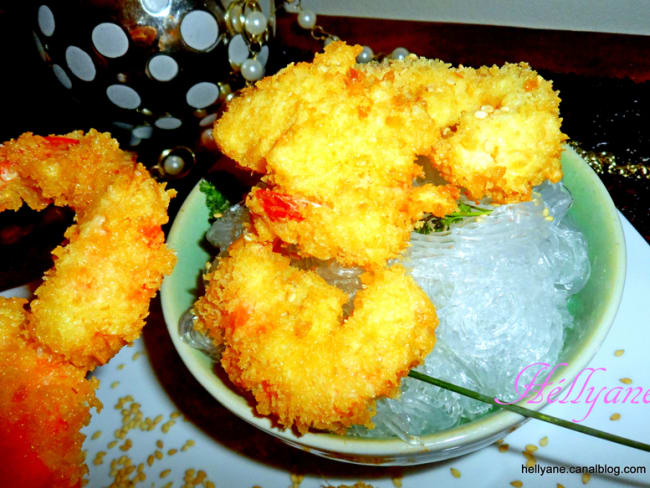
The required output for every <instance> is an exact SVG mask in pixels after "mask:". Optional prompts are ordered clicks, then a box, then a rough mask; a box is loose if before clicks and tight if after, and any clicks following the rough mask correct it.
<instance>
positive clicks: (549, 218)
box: [544, 215, 555, 222]
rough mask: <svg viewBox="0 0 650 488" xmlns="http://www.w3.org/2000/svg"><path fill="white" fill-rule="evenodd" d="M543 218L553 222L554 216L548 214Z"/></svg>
mask: <svg viewBox="0 0 650 488" xmlns="http://www.w3.org/2000/svg"><path fill="white" fill-rule="evenodd" d="M544 220H546V221H547V222H553V221H554V220H555V218H554V217H553V216H552V215H549V216H548V217H544Z"/></svg>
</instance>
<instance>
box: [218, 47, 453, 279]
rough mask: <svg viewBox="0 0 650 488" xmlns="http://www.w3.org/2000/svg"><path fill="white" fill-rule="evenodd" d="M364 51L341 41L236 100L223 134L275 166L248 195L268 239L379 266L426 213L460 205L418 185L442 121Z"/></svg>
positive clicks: (241, 150) (231, 146)
mask: <svg viewBox="0 0 650 488" xmlns="http://www.w3.org/2000/svg"><path fill="white" fill-rule="evenodd" d="M359 51H360V47H359V46H355V47H351V46H346V45H345V44H343V43H334V44H332V45H330V46H328V47H327V49H326V52H325V53H324V54H317V55H316V57H315V59H314V62H313V63H299V64H295V65H290V66H289V67H288V68H285V69H284V70H282V71H281V72H280V73H278V74H277V75H275V76H273V77H269V78H265V79H263V80H261V81H260V82H258V83H257V84H256V86H255V87H254V88H248V89H246V90H244V91H243V93H242V95H241V96H240V97H237V98H236V99H234V100H233V101H232V102H231V103H230V104H229V107H228V110H227V112H226V113H225V114H224V115H223V116H222V117H221V119H220V120H219V121H218V122H217V124H216V125H215V130H214V134H215V140H216V141H217V144H218V145H219V147H220V149H221V150H222V151H223V152H225V153H226V154H227V155H229V156H230V157H232V158H233V159H235V160H237V161H238V162H239V164H241V165H242V166H244V167H246V168H249V169H251V170H253V171H258V172H263V173H265V174H266V176H265V177H264V178H263V180H262V181H263V185H262V186H261V187H258V188H256V189H254V191H253V192H251V193H250V195H249V197H248V199H247V206H248V207H249V209H250V210H251V212H252V213H253V218H254V224H255V228H256V230H257V232H258V235H259V236H260V237H261V238H263V239H265V240H272V239H273V238H275V237H278V238H280V239H281V240H283V241H284V242H287V243H291V244H297V245H298V248H299V250H300V252H301V253H304V254H305V255H310V256H314V257H317V258H320V259H330V258H335V259H336V260H337V261H339V262H341V263H343V264H345V265H350V266H352V265H361V266H372V265H382V264H383V263H384V262H385V261H386V260H387V259H390V258H393V257H396V256H397V255H398V254H399V253H400V252H401V251H402V250H403V248H404V247H405V245H406V242H407V241H408V238H409V234H410V232H411V230H412V229H413V226H414V224H415V222H416V221H417V220H418V219H420V218H421V217H422V215H423V213H424V212H432V213H436V214H438V215H441V216H442V215H444V214H446V213H450V212H452V211H454V210H455V209H456V200H457V198H458V192H457V191H456V192H454V191H450V189H449V188H444V187H443V188H438V187H434V186H433V185H428V186H426V187H420V188H418V189H417V191H416V190H415V189H414V187H413V181H414V179H416V178H418V177H420V176H422V168H421V166H420V165H418V164H417V163H416V161H415V159H416V155H417V154H423V153H425V152H426V151H427V150H428V149H429V148H430V147H431V145H432V143H433V141H434V140H435V139H436V137H437V136H436V131H435V129H436V125H435V121H434V120H433V119H432V118H431V116H430V115H429V114H428V113H427V111H426V106H425V104H424V102H423V100H422V99H421V98H419V97H418V95H417V93H410V92H407V91H398V90H396V87H395V79H394V77H393V76H390V75H385V74H383V73H382V74H381V75H380V76H375V75H374V74H372V73H366V74H364V73H363V72H362V71H360V70H358V69H357V68H356V67H355V66H356V65H355V58H356V55H357V54H358V52H359ZM260 189H265V190H270V191H273V192H275V193H276V194H279V195H281V196H282V195H288V196H289V197H290V198H291V200H292V202H295V204H294V206H295V210H296V211H295V212H293V213H292V214H291V215H288V216H287V215H284V214H278V213H277V212H273V209H272V208H271V209H270V208H269V203H268V201H267V200H268V199H260V198H259V195H260V192H259V191H258V190H260ZM425 193H427V194H429V196H425ZM261 195H265V193H262V194H261ZM431 200H435V204H431V205H430V206H429V205H426V203H428V202H429V201H431ZM271 207H273V205H271Z"/></svg>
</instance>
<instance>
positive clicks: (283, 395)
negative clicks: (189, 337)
mask: <svg viewBox="0 0 650 488" xmlns="http://www.w3.org/2000/svg"><path fill="white" fill-rule="evenodd" d="M207 279H208V286H207V291H206V294H205V295H204V296H203V297H202V298H200V299H199V300H198V302H197V303H196V304H195V308H194V310H195V313H196V314H197V315H198V317H199V318H198V321H197V329H198V330H200V331H202V332H204V333H207V334H208V335H209V336H210V337H211V338H212V339H213V340H214V341H215V343H218V344H223V345H224V346H225V349H224V351H223V354H222V359H221V364H222V365H223V367H224V369H225V371H226V372H227V373H228V376H229V377H230V379H231V380H232V381H233V383H235V384H236V385H238V386H239V387H241V388H242V389H244V390H246V391H249V392H250V393H251V394H252V395H253V397H254V398H255V401H256V403H257V405H256V409H257V411H258V412H259V413H260V414H262V415H270V416H272V417H273V418H275V419H276V420H277V422H278V423H279V424H280V425H282V426H284V427H294V428H295V429H297V430H298V431H299V432H303V433H304V432H306V431H307V430H309V429H326V430H331V431H334V432H343V431H344V430H345V428H346V427H348V426H350V425H353V424H363V425H368V426H371V425H372V424H371V422H370V419H371V417H372V416H373V414H374V404H375V400H376V399H377V398H379V397H384V396H395V395H397V394H398V392H399V387H400V380H401V378H402V377H403V376H405V375H406V374H407V373H408V371H409V369H410V368H412V367H413V366H416V365H417V364H419V363H420V362H421V361H422V360H423V359H424V357H425V356H426V355H427V354H428V353H429V352H430V351H431V349H432V348H433V345H434V343H435V334H434V330H435V327H436V326H437V323H438V320H437V317H436V313H435V309H434V307H433V305H432V304H431V302H430V301H429V299H428V298H427V296H426V295H425V294H424V292H423V291H422V290H421V289H420V288H419V287H418V286H417V285H416V284H415V281H414V280H413V279H412V278H411V277H410V276H408V275H407V274H406V272H405V270H404V268H403V267H402V266H400V265H394V266H392V267H386V268H378V269H376V270H373V271H372V272H366V273H364V274H363V275H362V276H361V280H362V282H363V288H362V289H361V290H360V291H358V292H357V294H356V296H355V298H354V303H353V305H354V309H353V311H352V313H351V315H350V316H349V317H348V318H346V319H344V318H343V306H344V304H346V302H348V300H349V297H348V295H347V294H346V293H344V292H343V291H341V290H340V289H338V288H336V287H334V286H332V285H329V284H327V283H326V282H325V281H324V280H323V278H321V277H320V276H319V275H318V274H316V273H315V272H313V271H305V270H302V269H299V268H296V267H294V266H292V265H291V261H290V259H289V258H288V257H285V256H283V255H281V254H279V253H276V252H274V251H273V250H272V246H271V245H270V244H268V243H262V242H258V241H255V240H254V239H253V236H252V235H251V234H247V235H246V236H245V237H244V238H241V239H239V240H238V241H236V242H235V243H233V245H232V246H231V247H230V248H229V250H228V256H227V257H223V258H220V259H219V263H218V266H216V268H215V269H214V270H212V271H211V272H210V273H209V274H208V275H207Z"/></svg>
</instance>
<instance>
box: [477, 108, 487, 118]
mask: <svg viewBox="0 0 650 488" xmlns="http://www.w3.org/2000/svg"><path fill="white" fill-rule="evenodd" d="M487 116H488V114H487V112H484V111H483V110H477V111H476V112H474V117H476V118H477V119H484V118H486V117H487Z"/></svg>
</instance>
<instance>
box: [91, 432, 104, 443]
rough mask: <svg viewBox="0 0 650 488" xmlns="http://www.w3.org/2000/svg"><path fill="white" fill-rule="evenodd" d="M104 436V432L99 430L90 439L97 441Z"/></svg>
mask: <svg viewBox="0 0 650 488" xmlns="http://www.w3.org/2000/svg"><path fill="white" fill-rule="evenodd" d="M101 436H102V431H101V430H98V431H95V432H94V433H93V435H92V436H91V437H90V438H91V439H92V440H94V441H96V440H97V439H99V438H100V437H101Z"/></svg>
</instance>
